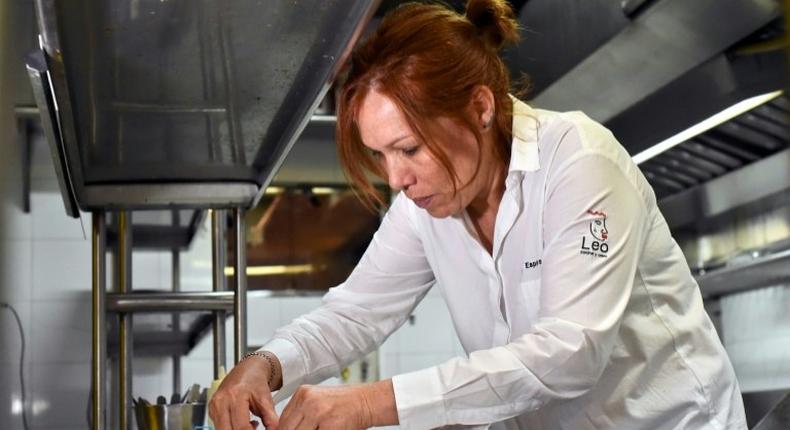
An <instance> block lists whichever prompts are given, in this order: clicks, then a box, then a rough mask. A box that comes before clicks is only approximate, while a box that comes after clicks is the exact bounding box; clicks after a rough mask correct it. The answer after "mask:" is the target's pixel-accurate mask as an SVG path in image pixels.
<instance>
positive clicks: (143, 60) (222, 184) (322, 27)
mask: <svg viewBox="0 0 790 430" xmlns="http://www.w3.org/2000/svg"><path fill="white" fill-rule="evenodd" d="M377 6H378V1H364V0H357V1H351V0H322V1H320V2H315V1H299V0H266V1H260V0H225V1H221V0H167V1H163V0H120V1H111V2H108V1H104V0H82V1H79V2H74V1H68V0H36V8H37V15H38V21H39V28H40V32H41V47H42V51H43V55H39V57H40V58H39V60H40V61H38V62H37V63H38V64H36V61H30V62H29V65H28V69H29V72H30V74H31V76H33V77H34V78H36V79H34V80H33V83H34V89H35V90H36V91H35V92H36V94H37V104H39V108H40V111H41V113H42V115H46V114H47V113H50V114H51V115H50V119H51V121H50V122H51V124H52V130H50V132H51V133H50V137H51V139H50V140H53V141H54V142H52V144H53V149H54V150H56V152H57V151H58V150H59V152H60V153H59V156H60V158H61V161H62V163H61V164H60V165H61V167H62V169H60V171H59V174H60V175H62V178H61V179H62V181H61V186H62V187H63V186H64V184H66V185H67V188H66V190H65V191H67V192H69V193H72V194H73V198H74V200H75V201H76V204H77V205H78V206H79V208H81V209H83V210H90V209H97V208H124V209H150V208H161V207H173V206H180V207H208V206H214V207H218V206H249V205H252V204H253V203H255V202H256V201H257V198H259V197H260V195H261V194H262V191H263V189H264V188H265V186H266V185H267V184H268V183H269V181H271V179H272V177H273V175H274V173H275V172H276V170H277V168H278V167H279V165H280V164H281V163H282V161H283V159H284V157H285V155H286V153H287V152H288V150H289V149H290V147H291V145H292V144H293V142H294V141H295V139H296V138H297V137H298V135H299V133H300V132H301V130H302V129H303V128H304V126H305V124H306V123H307V121H308V120H309V117H310V115H311V113H312V112H313V110H314V108H315V107H316V106H317V104H318V103H319V102H320V101H321V99H322V97H323V95H324V94H325V92H326V90H327V89H328V88H329V86H330V85H331V83H332V81H333V80H334V78H335V77H336V75H337V73H338V69H339V67H340V66H341V63H342V61H343V59H344V57H345V56H346V55H347V54H348V52H349V51H350V49H351V47H352V46H353V44H354V42H355V40H356V39H357V38H358V36H359V35H360V33H361V31H362V29H363V27H364V26H365V24H366V23H367V22H368V20H369V19H370V17H371V16H372V15H373V13H374V12H375V10H376V8H377ZM36 86H39V88H38V89H36V88H35V87H36ZM44 122H45V123H46V121H44ZM56 164H57V163H56ZM66 197H67V196H66ZM66 197H64V198H66ZM66 203H67V211H68V206H69V204H68V199H67V202H66ZM72 212H73V211H72Z"/></svg>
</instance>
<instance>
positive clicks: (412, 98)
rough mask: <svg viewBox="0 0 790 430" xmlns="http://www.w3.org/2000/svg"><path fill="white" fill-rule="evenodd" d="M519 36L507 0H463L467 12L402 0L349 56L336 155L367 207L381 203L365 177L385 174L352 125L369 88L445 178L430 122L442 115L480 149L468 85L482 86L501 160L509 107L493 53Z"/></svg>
mask: <svg viewBox="0 0 790 430" xmlns="http://www.w3.org/2000/svg"><path fill="white" fill-rule="evenodd" d="M517 39H518V24H517V22H516V20H515V15H514V13H513V10H512V9H511V8H510V6H509V5H508V3H507V2H506V1H505V0H469V1H468V2H467V5H466V14H465V15H460V14H458V13H456V12H454V11H452V10H450V9H448V8H447V7H445V6H440V5H426V4H419V3H407V4H404V5H402V6H400V7H398V8H397V9H395V10H393V11H392V12H390V13H388V14H387V15H386V16H385V17H384V19H383V20H382V21H381V24H380V25H379V26H378V27H377V29H376V30H375V32H374V33H373V34H372V35H371V36H370V37H369V38H368V39H367V40H366V41H365V42H364V43H363V44H362V45H361V46H359V48H358V49H356V50H355V51H354V53H352V56H351V65H350V71H349V74H348V77H347V79H346V81H345V84H344V85H343V87H342V89H341V90H340V96H339V98H338V109H337V111H338V119H337V130H336V140H337V145H338V155H339V157H340V162H341V164H342V165H343V170H344V172H345V174H346V177H347V178H348V179H349V180H350V182H351V184H352V186H353V187H354V189H355V190H356V191H357V192H358V194H359V195H360V197H361V198H362V200H363V202H364V203H366V205H368V206H369V207H376V206H377V205H382V204H383V200H382V198H381V196H380V195H379V194H378V192H377V191H376V188H375V187H374V186H373V184H372V183H371V181H370V174H371V173H372V174H373V175H376V176H379V177H381V178H383V179H386V178H385V176H386V173H385V172H384V171H383V169H382V168H381V166H380V165H379V164H378V163H377V162H376V161H375V160H374V159H373V158H372V156H371V154H370V153H369V151H368V150H367V149H366V147H365V146H364V145H363V143H362V139H361V137H360V133H359V129H358V124H357V116H358V114H359V109H360V107H361V106H362V102H363V101H364V99H365V96H366V95H367V94H368V93H369V92H370V91H371V90H375V91H376V92H379V93H381V94H382V95H384V96H386V97H388V98H389V99H391V100H392V102H393V103H394V104H395V105H396V106H397V107H398V108H399V109H400V110H401V112H402V113H403V115H404V117H405V120H406V122H407V123H408V125H409V127H410V128H411V129H412V131H413V132H414V134H415V137H416V138H417V139H418V141H420V142H421V143H423V144H425V145H426V147H427V148H428V150H429V151H430V153H431V154H432V155H433V156H434V158H435V159H436V160H437V161H438V162H439V163H440V164H441V165H442V166H443V167H444V169H445V170H446V171H447V174H448V175H449V176H450V178H457V174H456V172H455V169H453V166H452V163H451V162H450V158H449V157H448V155H447V153H446V151H445V149H443V148H441V147H440V146H439V145H438V144H437V141H440V140H441V139H435V138H432V137H433V136H437V135H438V134H439V132H440V131H441V130H440V129H439V127H438V125H437V124H436V122H435V119H436V118H438V117H446V118H449V119H451V120H453V121H454V122H456V123H458V124H459V125H461V126H463V127H466V128H467V129H469V130H470V131H471V132H472V133H473V134H474V135H475V137H476V139H477V142H478V146H479V147H480V148H481V150H482V135H481V133H480V130H479V125H478V123H477V122H476V121H475V120H474V119H473V118H470V117H469V115H468V113H467V112H468V106H469V103H470V102H471V96H472V92H473V90H475V89H476V88H477V87H479V86H480V85H485V86H487V87H488V88H489V89H490V90H491V92H492V93H493V95H494V103H495V105H494V111H495V113H496V116H495V118H494V122H493V124H492V126H493V132H494V136H495V141H496V142H497V143H498V144H497V146H496V147H495V148H493V151H494V153H495V155H496V156H497V158H498V159H500V160H502V161H504V162H505V163H507V161H508V160H509V159H510V141H511V137H512V136H511V133H512V130H511V121H512V113H513V105H512V101H511V100H510V98H509V96H508V91H509V90H510V76H509V73H508V70H507V67H506V66H505V64H504V62H503V61H502V59H501V58H500V57H499V55H498V51H499V50H500V49H501V48H502V47H503V46H504V44H506V43H509V42H515V41H516V40H517ZM478 169H479V161H478ZM452 182H453V184H455V182H456V181H455V180H453V181H452Z"/></svg>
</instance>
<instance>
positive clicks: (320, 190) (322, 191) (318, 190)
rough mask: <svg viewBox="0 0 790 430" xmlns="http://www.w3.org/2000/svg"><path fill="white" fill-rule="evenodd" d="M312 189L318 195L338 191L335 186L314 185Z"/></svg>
mask: <svg viewBox="0 0 790 430" xmlns="http://www.w3.org/2000/svg"><path fill="white" fill-rule="evenodd" d="M310 191H311V192H312V193H313V194H315V195H317V196H318V195H327V194H334V193H336V192H337V190H336V189H334V188H329V187H313V188H312V189H311V190H310Z"/></svg>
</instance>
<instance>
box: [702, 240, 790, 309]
mask: <svg viewBox="0 0 790 430" xmlns="http://www.w3.org/2000/svg"><path fill="white" fill-rule="evenodd" d="M696 279H697V283H698V284H699V287H700V290H701V291H702V295H703V296H704V297H705V298H713V297H718V296H722V295H726V294H733V293H737V292H740V291H746V290H752V289H756V288H762V287H770V286H775V285H782V284H785V283H788V282H790V247H789V248H787V249H784V250H781V251H778V252H772V253H768V254H764V255H759V254H758V255H757V256H751V255H749V254H746V255H744V256H741V257H740V258H739V259H737V260H736V261H734V262H730V263H728V265H726V266H723V267H721V268H717V269H715V270H711V271H709V272H706V273H704V274H701V275H698V276H697V277H696Z"/></svg>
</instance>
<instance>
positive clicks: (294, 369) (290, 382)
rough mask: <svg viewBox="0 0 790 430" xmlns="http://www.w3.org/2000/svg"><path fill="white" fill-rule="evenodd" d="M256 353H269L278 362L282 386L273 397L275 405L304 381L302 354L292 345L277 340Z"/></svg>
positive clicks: (285, 341) (304, 370)
mask: <svg viewBox="0 0 790 430" xmlns="http://www.w3.org/2000/svg"><path fill="white" fill-rule="evenodd" d="M258 351H268V352H271V353H272V354H274V355H275V356H276V357H277V359H278V360H280V366H281V367H282V372H283V375H282V376H283V385H282V387H281V388H280V389H279V390H278V391H277V393H276V395H275V396H274V403H275V404H276V403H277V402H280V401H281V400H283V399H285V398H287V397H288V396H290V395H291V394H293V392H294V391H296V389H297V388H299V385H301V384H302V381H304V378H305V376H306V375H307V371H306V369H305V366H304V361H303V358H302V354H301V353H300V352H299V349H297V347H296V345H294V344H293V343H291V342H289V341H287V340H285V339H277V338H276V339H272V340H270V341H269V342H266V344H265V345H263V347H261V349H259V350H258Z"/></svg>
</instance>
